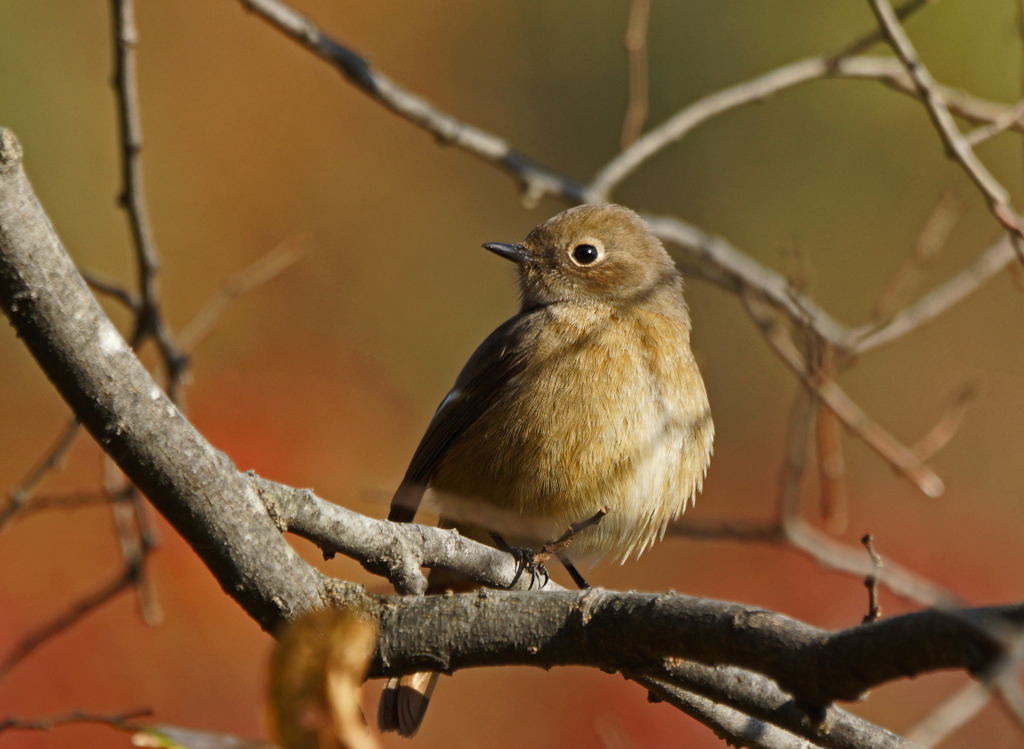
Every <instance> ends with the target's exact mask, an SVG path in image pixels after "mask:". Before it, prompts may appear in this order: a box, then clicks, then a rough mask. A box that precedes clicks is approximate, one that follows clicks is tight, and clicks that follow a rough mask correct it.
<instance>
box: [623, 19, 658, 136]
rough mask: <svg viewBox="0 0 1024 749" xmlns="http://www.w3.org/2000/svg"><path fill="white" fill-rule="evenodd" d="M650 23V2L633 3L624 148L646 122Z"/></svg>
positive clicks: (627, 48)
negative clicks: (648, 30) (648, 31)
mask: <svg viewBox="0 0 1024 749" xmlns="http://www.w3.org/2000/svg"><path fill="white" fill-rule="evenodd" d="M650 20H651V0H631V2H630V4H629V21H628V23H627V26H626V42H625V43H626V56H627V59H628V64H629V103H628V104H627V105H626V118H625V120H624V121H623V123H622V138H621V144H622V149H623V150H625V149H627V148H629V146H630V145H631V144H632V143H633V141H635V140H636V139H637V137H639V135H640V133H641V132H642V131H643V128H644V121H646V119H647V104H648V101H647V99H648V85H647V76H648V73H647V28H648V26H649V25H650Z"/></svg>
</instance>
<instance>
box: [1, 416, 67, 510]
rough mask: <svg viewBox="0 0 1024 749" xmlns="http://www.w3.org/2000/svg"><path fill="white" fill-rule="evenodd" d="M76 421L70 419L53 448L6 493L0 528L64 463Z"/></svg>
mask: <svg viewBox="0 0 1024 749" xmlns="http://www.w3.org/2000/svg"><path fill="white" fill-rule="evenodd" d="M78 426H79V424H78V419H76V418H74V417H72V418H71V419H70V420H69V421H68V424H67V426H66V427H64V431H63V432H61V433H60V436H58V437H57V441H56V442H55V443H54V445H53V447H51V448H50V450H49V451H48V452H47V453H46V455H44V456H43V457H42V459H41V460H40V461H39V462H38V463H37V464H36V465H35V466H34V467H33V468H32V470H31V471H29V473H28V476H26V477H25V479H24V480H23V481H22V482H21V483H20V484H19V485H18V486H16V487H14V488H13V489H11V490H10V491H9V492H8V493H7V506H6V507H4V508H3V509H2V510H0V528H2V527H3V525H4V523H6V522H7V521H8V520H9V519H10V518H11V516H12V515H14V514H15V513H16V512H18V509H19V508H20V507H21V505H23V504H24V503H25V502H26V501H27V500H29V499H30V498H31V497H32V494H33V493H34V492H35V490H36V487H38V486H39V484H40V482H41V481H42V480H43V479H44V478H46V476H48V475H49V474H50V472H51V471H54V470H56V469H58V468H59V467H60V466H61V465H62V464H63V462H64V458H65V456H66V455H67V454H68V450H70V449H71V446H72V445H73V444H74V443H75V437H77V436H78Z"/></svg>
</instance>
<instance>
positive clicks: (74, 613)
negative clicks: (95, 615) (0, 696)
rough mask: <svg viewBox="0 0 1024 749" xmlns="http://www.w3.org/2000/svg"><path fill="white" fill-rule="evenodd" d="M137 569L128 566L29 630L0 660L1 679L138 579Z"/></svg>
mask: <svg viewBox="0 0 1024 749" xmlns="http://www.w3.org/2000/svg"><path fill="white" fill-rule="evenodd" d="M136 572H137V571H136V570H125V571H124V572H121V573H120V574H119V575H118V576H117V577H116V578H115V579H114V580H112V581H111V582H109V583H107V584H106V585H104V586H102V587H101V588H99V589H98V590H97V591H95V592H93V593H90V594H89V595H87V596H85V597H83V598H81V599H80V600H78V601H75V602H74V603H73V604H71V606H69V607H68V609H67V610H66V611H64V612H63V613H61V614H59V615H58V616H56V617H54V618H53V619H52V620H51V621H49V622H47V623H46V624H44V625H42V626H41V627H39V628H37V629H35V630H33V631H32V632H29V634H27V635H26V636H25V637H23V638H22V639H21V642H19V643H18V644H17V645H16V646H15V647H14V649H13V650H11V652H9V653H8V654H7V656H6V657H5V658H4V659H3V661H0V679H2V678H4V677H5V676H7V674H8V673H10V671H11V669H12V668H14V667H15V666H16V665H18V664H19V663H20V662H21V661H22V660H24V659H25V658H26V657H27V656H28V655H30V654H31V653H32V652H33V651H35V650H36V648H38V647H39V646H40V645H42V644H43V643H45V642H46V641H48V640H50V639H51V638H52V637H54V636H56V635H58V634H60V633H61V632H63V631H64V630H66V629H68V628H70V627H72V626H73V625H75V624H76V623H77V622H78V621H80V620H81V619H82V618H83V617H84V616H85V615H86V614H88V613H89V612H91V611H93V610H95V609H97V608H99V607H100V606H102V605H103V604H105V603H106V602H107V601H109V600H111V599H112V598H114V597H115V596H116V595H117V594H118V593H121V592H122V591H124V590H127V589H128V588H130V587H131V586H132V585H133V584H134V583H135V578H136Z"/></svg>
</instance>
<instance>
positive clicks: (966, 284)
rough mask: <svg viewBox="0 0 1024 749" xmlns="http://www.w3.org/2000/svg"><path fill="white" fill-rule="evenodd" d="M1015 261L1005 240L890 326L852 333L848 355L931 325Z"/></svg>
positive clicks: (900, 315)
mask: <svg viewBox="0 0 1024 749" xmlns="http://www.w3.org/2000/svg"><path fill="white" fill-rule="evenodd" d="M1014 257H1015V255H1014V249H1013V245H1012V243H1011V242H1010V240H1009V238H1008V237H1005V236H1004V237H1003V238H1002V239H1000V240H999V241H997V242H996V243H995V244H993V245H992V246H991V247H989V248H988V249H987V250H985V252H983V253H982V254H981V256H980V257H979V258H978V259H977V260H975V261H974V262H973V263H971V265H969V266H967V267H966V268H964V270H962V271H960V273H958V274H957V275H955V276H953V277H952V278H950V279H949V280H948V281H946V282H945V283H943V284H942V285H941V286H938V287H937V288H935V289H933V290H932V291H931V292H929V293H928V294H926V295H925V296H923V297H921V298H920V299H919V300H918V301H917V302H915V303H914V304H913V305H911V306H910V307H908V308H906V309H904V310H903V311H901V312H898V313H897V314H896V315H894V316H893V318H892V320H890V321H889V322H888V324H886V325H884V326H883V327H881V328H879V327H877V326H876V325H874V324H869V325H865V326H863V327H860V328H855V329H853V330H851V331H849V334H848V336H847V338H846V341H845V343H846V344H847V351H848V352H849V353H851V354H854V355H859V354H863V353H866V352H867V351H870V350H871V349H875V348H878V347H879V346H884V345H886V344H889V343H892V342H893V341H895V340H896V339H898V338H901V337H903V336H904V335H906V334H907V333H909V332H911V331H913V330H916V329H917V328H919V327H921V326H922V325H924V324H926V323H929V322H931V321H932V320H934V319H935V318H936V317H938V316H939V315H940V314H942V313H943V312H945V311H946V310H948V309H949V308H950V307H952V306H953V305H954V304H956V303H957V302H959V301H960V300H962V299H964V298H965V297H967V296H968V295H969V294H971V293H972V292H974V291H976V290H977V289H978V287H980V286H981V285H982V284H983V283H984V282H985V281H987V280H988V279H990V278H992V277H993V276H995V275H996V274H997V273H999V272H1000V271H1002V270H1003V269H1004V268H1006V266H1007V265H1009V264H1010V263H1011V261H1012V260H1013V259H1014Z"/></svg>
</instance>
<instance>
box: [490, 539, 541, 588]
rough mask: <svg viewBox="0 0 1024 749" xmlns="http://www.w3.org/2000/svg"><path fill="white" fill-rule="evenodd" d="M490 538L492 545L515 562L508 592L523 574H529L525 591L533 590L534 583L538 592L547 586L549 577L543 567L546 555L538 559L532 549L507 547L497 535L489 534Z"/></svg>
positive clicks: (503, 540)
mask: <svg viewBox="0 0 1024 749" xmlns="http://www.w3.org/2000/svg"><path fill="white" fill-rule="evenodd" d="M491 537H492V538H493V539H494V543H495V544H497V546H498V548H499V549H501V550H502V551H504V552H506V553H508V554H511V555H512V558H513V559H515V560H516V574H515V576H514V577H513V578H512V582H510V583H509V584H508V587H509V590H511V589H512V588H514V587H516V583H518V582H519V580H520V578H522V576H523V573H524V572H529V573H530V584H529V586H527V590H533V586H534V584H535V583H536V585H537V589H538V590H540V589H541V588H543V587H544V586H545V585H547V584H548V581H549V580H550V579H551V576H550V575H549V574H548V568H547V567H545V566H544V562H545V561H547V557H548V555H544V556H543V557H540V556H539V555H538V554H537V553H536V552H535V551H533V549H526V548H523V547H521V546H509V545H508V543H506V541H505V539H503V538H502V537H501V536H499V535H498V534H497V533H491Z"/></svg>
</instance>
